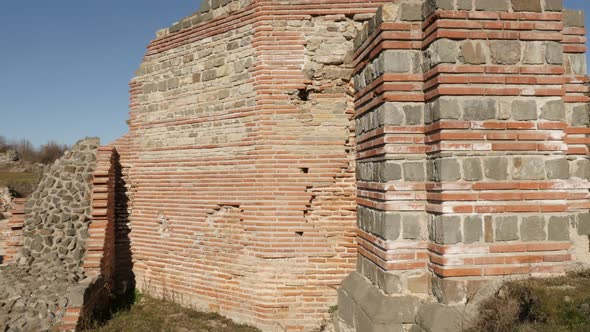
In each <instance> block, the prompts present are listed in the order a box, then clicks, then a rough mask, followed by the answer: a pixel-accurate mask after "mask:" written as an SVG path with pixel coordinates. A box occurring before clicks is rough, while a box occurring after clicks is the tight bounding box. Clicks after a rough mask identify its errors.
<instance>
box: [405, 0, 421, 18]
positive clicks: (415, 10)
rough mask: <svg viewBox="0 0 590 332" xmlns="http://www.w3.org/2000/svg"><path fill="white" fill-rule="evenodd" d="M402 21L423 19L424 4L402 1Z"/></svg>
mask: <svg viewBox="0 0 590 332" xmlns="http://www.w3.org/2000/svg"><path fill="white" fill-rule="evenodd" d="M401 9H402V14H401V19H402V21H421V20H422V5H421V4H418V3H402V5H401Z"/></svg>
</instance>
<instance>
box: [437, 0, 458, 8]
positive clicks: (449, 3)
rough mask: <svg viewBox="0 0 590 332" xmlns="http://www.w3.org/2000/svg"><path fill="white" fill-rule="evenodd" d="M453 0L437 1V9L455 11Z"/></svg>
mask: <svg viewBox="0 0 590 332" xmlns="http://www.w3.org/2000/svg"><path fill="white" fill-rule="evenodd" d="M453 2H454V1H453V0H436V7H437V8H440V9H446V10H453V9H455V6H454V4H453Z"/></svg>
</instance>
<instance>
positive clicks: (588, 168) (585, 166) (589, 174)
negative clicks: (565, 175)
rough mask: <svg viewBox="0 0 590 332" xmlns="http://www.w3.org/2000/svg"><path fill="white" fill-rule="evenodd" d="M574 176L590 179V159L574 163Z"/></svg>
mask: <svg viewBox="0 0 590 332" xmlns="http://www.w3.org/2000/svg"><path fill="white" fill-rule="evenodd" d="M571 174H572V176H574V177H577V178H580V179H590V160H588V159H581V160H576V161H574V162H573V163H572V173H571Z"/></svg>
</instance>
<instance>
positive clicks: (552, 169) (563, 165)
mask: <svg viewBox="0 0 590 332" xmlns="http://www.w3.org/2000/svg"><path fill="white" fill-rule="evenodd" d="M545 170H546V171H547V178H548V179H561V180H566V179H569V177H570V165H569V162H568V161H567V159H564V158H561V159H554V160H548V161H546V162H545Z"/></svg>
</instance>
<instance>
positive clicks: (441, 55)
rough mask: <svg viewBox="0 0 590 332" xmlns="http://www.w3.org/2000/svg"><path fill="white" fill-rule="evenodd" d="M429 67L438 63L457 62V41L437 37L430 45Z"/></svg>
mask: <svg viewBox="0 0 590 332" xmlns="http://www.w3.org/2000/svg"><path fill="white" fill-rule="evenodd" d="M431 48H432V49H431V53H430V57H431V67H434V66H436V65H437V64H439V63H455V62H457V43H456V42H455V41H453V40H450V39H439V40H437V41H435V42H434V43H432V45H431Z"/></svg>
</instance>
